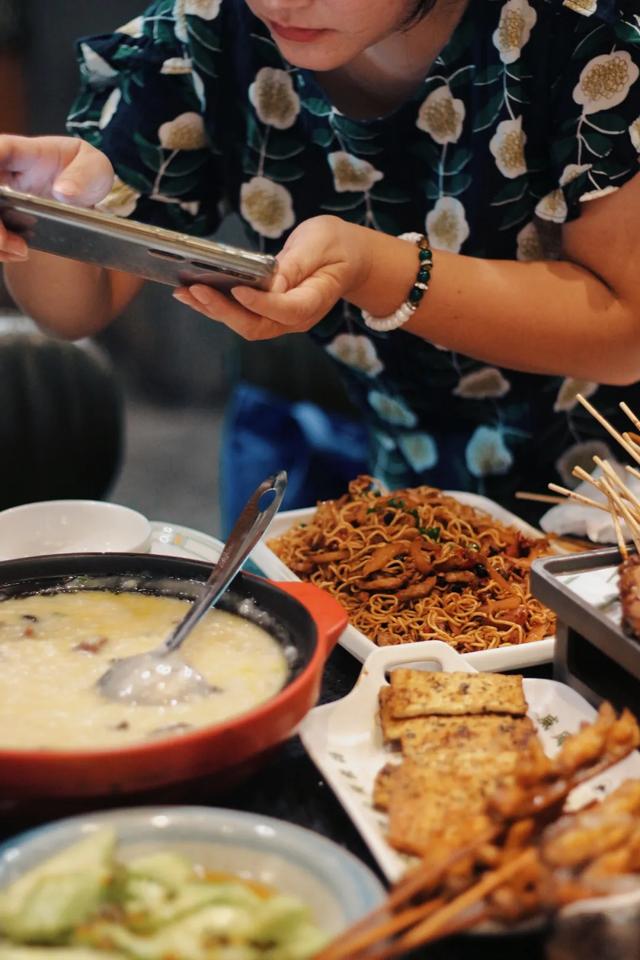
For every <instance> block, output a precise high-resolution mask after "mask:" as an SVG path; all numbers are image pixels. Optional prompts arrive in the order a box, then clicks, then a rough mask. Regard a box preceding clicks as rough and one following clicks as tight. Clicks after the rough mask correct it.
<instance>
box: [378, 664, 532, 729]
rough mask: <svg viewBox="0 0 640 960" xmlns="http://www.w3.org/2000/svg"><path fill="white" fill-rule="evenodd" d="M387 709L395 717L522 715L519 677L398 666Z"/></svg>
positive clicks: (522, 693)
mask: <svg viewBox="0 0 640 960" xmlns="http://www.w3.org/2000/svg"><path fill="white" fill-rule="evenodd" d="M386 708H387V709H388V710H389V711H390V714H391V716H393V717H394V718H395V719H407V718H409V717H420V716H431V715H434V714H437V715H441V716H460V715H463V714H470V715H475V714H485V713H502V714H511V715H512V716H524V715H525V714H526V712H527V701H526V700H525V697H524V692H523V689H522V677H521V676H506V675H504V674H497V673H439V672H432V671H429V670H407V669H404V668H399V669H397V670H393V671H392V673H391V696H389V697H388V699H387V702H386Z"/></svg>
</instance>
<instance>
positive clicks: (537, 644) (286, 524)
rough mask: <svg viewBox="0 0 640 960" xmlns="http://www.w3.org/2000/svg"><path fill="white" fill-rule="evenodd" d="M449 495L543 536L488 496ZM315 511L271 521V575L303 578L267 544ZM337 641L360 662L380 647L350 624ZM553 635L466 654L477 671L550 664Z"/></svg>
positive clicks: (263, 562) (265, 563)
mask: <svg viewBox="0 0 640 960" xmlns="http://www.w3.org/2000/svg"><path fill="white" fill-rule="evenodd" d="M445 492H446V493H448V494H449V495H450V496H452V497H455V498H456V500H459V501H460V502H461V503H467V504H469V505H470V506H472V507H475V508H476V509H477V510H482V511H484V512H485V513H489V514H491V516H492V517H495V518H496V520H500V522H501V523H506V524H508V525H510V526H513V527H517V529H518V530H521V531H522V533H524V534H526V535H527V536H528V537H540V536H542V534H541V533H540V531H539V530H536V529H534V527H531V526H529V524H528V523H525V522H524V520H521V519H520V518H519V517H516V516H515V514H513V513H510V512H509V511H508V510H505V509H504V507H501V506H500V505H499V504H497V503H495V502H494V501H493V500H489V499H488V498H487V497H482V496H480V495H479V494H477V493H465V492H463V491H459V490H446V491H445ZM314 513H315V507H308V508H305V509H303V510H288V511H286V510H285V511H284V512H282V513H279V514H278V515H277V516H276V517H275V518H274V520H273V522H272V523H271V526H270V527H269V529H268V531H267V533H266V534H265V536H264V538H263V542H262V544H261V547H262V552H261V554H260V566H261V567H262V569H263V570H264V572H265V574H266V575H267V576H268V577H271V578H272V579H274V580H299V579H300V578H299V577H298V576H296V574H295V573H293V571H292V570H290V569H289V567H287V566H285V564H284V563H283V562H282V560H280V558H279V557H277V556H276V555H275V553H273V551H272V550H269V548H268V547H267V546H266V544H267V542H268V541H269V540H270V539H271V538H272V537H279V536H281V535H282V534H283V533H285V532H286V531H287V530H289V529H290V527H293V526H295V525H297V524H299V523H306V522H308V521H309V520H310V519H311V517H312V516H313V515H314ZM338 643H339V644H340V645H341V646H342V647H344V648H345V649H346V650H348V651H349V653H351V654H353V656H354V657H355V658H356V659H357V660H359V661H360V662H361V663H364V661H365V660H366V659H367V657H368V656H369V654H370V653H372V652H373V651H374V650H377V649H378V647H377V646H376V644H375V643H374V642H373V640H370V639H369V637H367V636H366V635H365V634H364V633H362V632H361V631H360V630H358V629H356V627H353V626H351V624H349V626H348V627H346V629H345V630H344V633H343V634H342V636H341V637H340V639H339V640H338ZM553 647H554V638H553V637H552V636H551V637H545V638H544V639H543V640H535V641H533V642H532V643H523V644H520V645H517V646H516V645H514V644H508V645H505V646H504V647H496V648H495V649H493V650H479V651H478V652H477V653H467V654H465V656H466V657H467V658H468V660H469V663H471V664H472V665H473V666H474V667H476V669H478V670H495V671H499V670H522V669H523V668H524V667H532V666H535V665H536V664H538V663H548V662H549V661H550V660H553Z"/></svg>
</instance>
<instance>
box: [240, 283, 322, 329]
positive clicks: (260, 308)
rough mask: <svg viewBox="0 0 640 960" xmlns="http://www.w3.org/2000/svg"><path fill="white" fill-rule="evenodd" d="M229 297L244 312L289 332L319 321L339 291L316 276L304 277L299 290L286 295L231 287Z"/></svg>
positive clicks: (250, 288)
mask: <svg viewBox="0 0 640 960" xmlns="http://www.w3.org/2000/svg"><path fill="white" fill-rule="evenodd" d="M231 295H232V296H233V298H234V299H235V300H237V301H238V303H240V304H241V305H242V306H243V307H246V308H247V309H248V310H251V311H252V312H254V313H257V314H260V315H261V316H263V317H267V318H268V319H270V320H273V321H275V322H276V323H279V324H282V325H283V326H284V327H288V328H290V330H291V332H293V331H294V330H297V331H303V330H308V329H309V328H310V327H312V326H313V325H314V324H315V323H317V322H318V320H321V319H322V317H323V316H324V315H325V314H326V313H328V311H329V310H330V309H331V307H332V306H333V305H334V303H335V302H336V300H337V299H338V297H339V296H340V291H339V290H338V288H337V285H336V284H335V283H334V281H333V278H331V277H328V276H326V275H319V276H314V277H308V278H307V279H306V280H305V281H303V283H301V284H300V286H297V287H294V288H293V289H290V290H288V291H287V292H286V293H275V292H274V291H273V290H271V291H264V290H254V289H253V288H252V287H234V288H233V289H232V291H231ZM283 332H285V331H283Z"/></svg>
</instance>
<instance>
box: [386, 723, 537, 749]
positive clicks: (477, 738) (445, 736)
mask: <svg viewBox="0 0 640 960" xmlns="http://www.w3.org/2000/svg"><path fill="white" fill-rule="evenodd" d="M396 722H397V723H399V724H404V725H405V726H404V729H403V730H402V732H401V735H400V743H401V747H402V753H403V754H404V756H407V757H411V756H420V755H422V754H424V753H425V752H431V751H432V750H439V749H441V748H442V747H448V748H451V749H453V750H456V751H457V752H459V753H465V752H466V751H477V750H490V751H493V752H500V751H520V750H524V749H526V747H527V744H528V743H529V741H530V740H531V738H532V737H535V736H537V734H536V728H535V726H534V724H533V721H532V720H531V719H530V718H529V717H512V716H506V715H504V714H503V715H499V714H486V715H485V716H464V717H416V718H415V719H413V720H398V721H396Z"/></svg>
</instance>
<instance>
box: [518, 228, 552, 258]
mask: <svg viewBox="0 0 640 960" xmlns="http://www.w3.org/2000/svg"><path fill="white" fill-rule="evenodd" d="M516 248H517V252H516V257H517V259H518V260H544V259H545V250H544V245H543V243H542V238H541V236H540V231H539V230H538V227H537V225H536V223H535V222H534V221H533V220H531V221H530V222H529V223H527V224H525V226H524V227H522V229H521V230H519V231H518V236H517V237H516Z"/></svg>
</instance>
